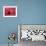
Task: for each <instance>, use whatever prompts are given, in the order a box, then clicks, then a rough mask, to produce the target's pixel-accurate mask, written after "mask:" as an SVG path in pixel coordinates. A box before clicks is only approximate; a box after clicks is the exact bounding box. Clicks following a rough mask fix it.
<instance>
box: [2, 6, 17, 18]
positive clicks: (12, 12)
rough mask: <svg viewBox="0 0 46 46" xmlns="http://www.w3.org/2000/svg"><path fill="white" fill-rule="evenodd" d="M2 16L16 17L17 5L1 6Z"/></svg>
mask: <svg viewBox="0 0 46 46" xmlns="http://www.w3.org/2000/svg"><path fill="white" fill-rule="evenodd" d="M3 17H17V6H3Z"/></svg>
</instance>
